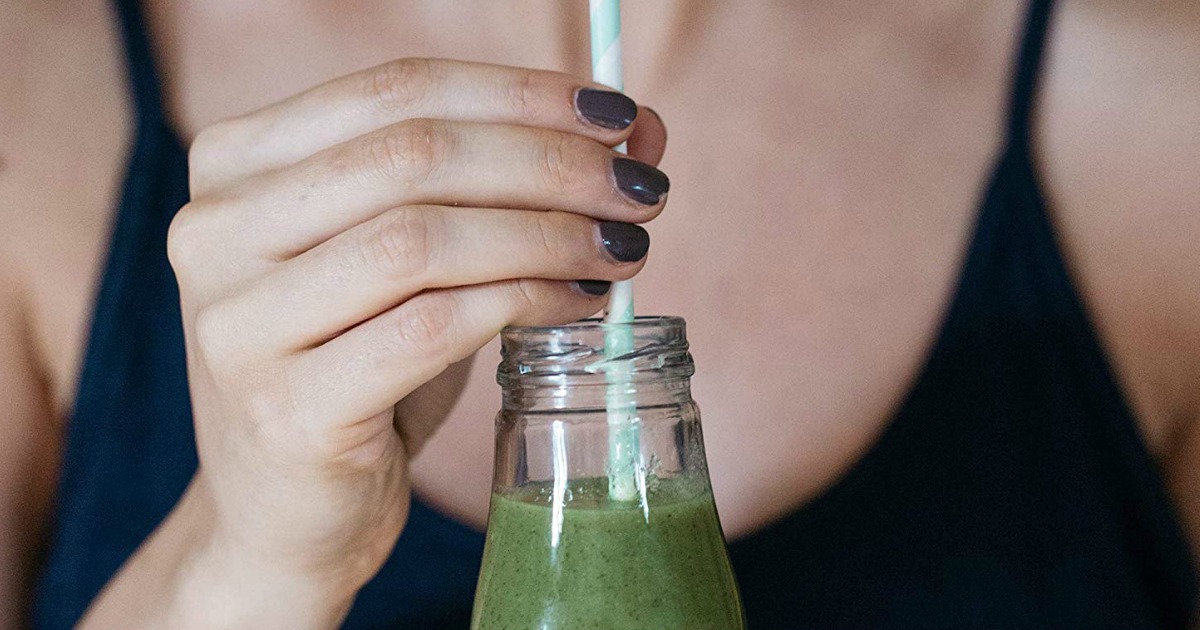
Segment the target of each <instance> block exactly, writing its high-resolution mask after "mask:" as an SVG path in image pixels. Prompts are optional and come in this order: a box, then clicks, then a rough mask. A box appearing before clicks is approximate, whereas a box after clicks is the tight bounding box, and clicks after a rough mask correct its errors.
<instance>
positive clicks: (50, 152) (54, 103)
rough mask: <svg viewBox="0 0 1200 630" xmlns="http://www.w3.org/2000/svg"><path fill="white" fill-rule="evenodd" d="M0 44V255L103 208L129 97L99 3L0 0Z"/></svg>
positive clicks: (120, 151) (116, 44) (120, 150)
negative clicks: (0, 83) (0, 81)
mask: <svg viewBox="0 0 1200 630" xmlns="http://www.w3.org/2000/svg"><path fill="white" fill-rule="evenodd" d="M0 50H4V54H3V55H0V78H2V85H3V89H0V221H3V225H4V229H3V230H0V253H4V254H7V255H9V256H17V257H18V258H20V257H21V254H22V251H21V250H23V249H27V248H28V247H29V246H33V245H39V246H40V245H41V243H40V242H39V239H38V238H36V237H37V236H38V235H39V234H43V235H51V234H55V233H56V232H57V230H55V229H54V228H56V227H58V225H59V224H61V223H63V222H64V221H65V222H73V221H75V220H78V219H80V218H83V217H81V215H84V216H86V218H89V219H90V218H95V215H94V214H93V213H95V212H98V211H102V210H103V206H104V201H103V200H101V197H103V196H104V195H105V194H106V193H108V192H110V190H109V189H111V186H112V180H113V178H114V176H115V175H116V172H117V171H118V170H119V169H120V163H121V162H122V157H123V155H124V152H125V145H126V144H127V142H126V138H127V136H128V132H129V115H128V99H127V96H126V93H125V90H124V89H123V84H124V68H123V67H122V63H121V54H120V40H119V35H118V33H117V30H116V28H115V23H114V20H113V16H112V14H111V11H110V8H109V6H108V3H106V2H104V1H103V0H69V1H67V0H28V1H23V2H22V1H16V2H2V3H0ZM48 229H49V231H46V230H48ZM14 250H16V251H14Z"/></svg>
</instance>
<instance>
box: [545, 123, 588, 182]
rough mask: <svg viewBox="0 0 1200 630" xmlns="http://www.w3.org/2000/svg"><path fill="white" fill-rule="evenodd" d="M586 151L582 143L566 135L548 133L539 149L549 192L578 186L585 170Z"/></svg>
mask: <svg viewBox="0 0 1200 630" xmlns="http://www.w3.org/2000/svg"><path fill="white" fill-rule="evenodd" d="M584 155H585V150H584V148H583V147H582V146H581V143H580V142H577V141H576V140H575V139H574V138H573V137H572V136H571V135H569V134H565V133H555V132H547V133H545V134H543V135H542V140H541V146H540V147H539V158H540V168H539V171H540V172H541V175H542V182H543V185H544V186H545V187H546V188H547V189H549V190H565V189H570V188H573V187H575V186H577V185H578V184H579V183H580V180H581V179H582V174H583V170H584V167H585V165H584Z"/></svg>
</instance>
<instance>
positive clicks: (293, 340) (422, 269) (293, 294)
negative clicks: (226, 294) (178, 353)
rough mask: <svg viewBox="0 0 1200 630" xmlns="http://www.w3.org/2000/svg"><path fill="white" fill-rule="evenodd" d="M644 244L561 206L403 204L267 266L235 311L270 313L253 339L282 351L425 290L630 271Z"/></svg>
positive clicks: (634, 229) (248, 315)
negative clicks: (557, 208)
mask: <svg viewBox="0 0 1200 630" xmlns="http://www.w3.org/2000/svg"><path fill="white" fill-rule="evenodd" d="M649 245H650V237H649V235H648V234H647V233H646V231H645V230H643V229H642V228H640V227H638V226H636V225H632V224H628V223H601V222H597V221H595V220H592V219H589V218H586V217H583V216H580V215H577V214H570V213H566V212H535V211H514V210H496V209H480V208H471V209H461V208H445V207H422V206H415V207H405V208H399V209H396V210H391V211H389V212H386V213H384V214H383V215H381V216H379V217H377V218H375V219H373V220H371V221H369V222H367V223H364V224H362V225H359V226H357V227H355V228H353V229H351V230H349V231H347V232H344V233H342V234H340V235H338V236H336V237H335V238H333V239H331V240H329V241H326V242H325V243H323V244H321V245H320V246H318V247H316V248H314V249H312V250H310V251H308V252H306V253H304V254H303V255H301V256H298V257H296V258H294V259H292V260H289V261H287V262H286V263H283V264H281V265H278V266H276V267H275V268H274V270H273V271H271V272H270V273H268V274H267V275H265V276H263V277H262V278H261V279H260V280H257V281H256V284H255V285H254V287H252V288H250V290H246V291H244V292H242V293H241V295H242V296H245V297H242V298H240V299H241V300H245V307H244V308H243V309H241V312H242V313H245V315H244V317H243V319H244V320H245V321H253V322H264V321H271V322H272V323H271V325H269V326H262V327H261V332H260V333H259V334H260V335H261V336H260V339H262V342H263V343H264V344H267V346H268V347H272V348H277V349H278V350H279V351H281V352H285V353H291V352H294V351H296V350H300V349H303V348H309V347H312V346H313V345H315V344H317V343H321V342H324V341H326V340H328V339H329V338H331V337H333V336H334V335H336V334H337V333H339V332H341V331H344V330H346V329H348V328H350V327H352V326H354V325H356V324H358V323H359V322H362V321H364V320H367V319H369V318H371V317H374V316H375V315H378V314H379V313H381V312H383V311H385V310H387V309H389V308H391V307H393V306H395V305H397V304H399V303H401V302H404V301H405V300H407V299H409V298H411V297H412V296H414V295H416V294H418V293H421V292H423V291H427V290H430V289H439V288H447V287H461V286H467V285H472V284H486V283H491V282H497V281H501V280H509V279H516V278H541V279H549V280H577V279H580V278H586V279H591V280H604V281H613V280H625V279H628V278H632V277H633V276H634V275H635V274H636V273H637V272H638V271H640V270H641V268H642V265H643V264H644V261H645V256H646V252H647V250H648V248H649ZM588 286H591V285H588ZM279 313H286V314H287V317H286V318H279V317H278V316H277V315H278V314H279Z"/></svg>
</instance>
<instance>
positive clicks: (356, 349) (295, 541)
mask: <svg viewBox="0 0 1200 630" xmlns="http://www.w3.org/2000/svg"><path fill="white" fill-rule="evenodd" d="M595 87H598V86H589V85H585V84H583V83H581V82H580V81H579V80H578V79H575V78H573V77H570V76H568V75H564V74H557V73H551V72H540V71H531V70H522V69H514V68H506V67H497V66H488V65H481V64H468V63H459V62H450V61H430V60H402V61H397V62H393V63H389V64H386V65H384V66H380V67H378V68H373V69H371V70H367V71H364V72H361V73H358V74H354V75H351V76H348V77H345V78H341V79H338V80H335V81H333V82H330V83H328V84H326V85H323V86H320V87H318V88H315V89H313V90H311V91H309V92H306V93H303V94H301V95H299V96H296V97H294V98H292V99H290V100H287V101H285V102H283V103H280V104H278V105H275V106H272V107H269V108H267V109H264V110H262V111H259V112H256V113H253V114H250V115H247V116H244V117H242V118H238V119H234V120H230V121H227V122H223V123H219V124H217V125H215V126H213V127H210V128H208V129H206V130H204V131H203V132H202V133H201V134H200V135H199V137H198V138H197V139H196V141H195V143H194V145H193V147H192V150H191V154H190V168H191V187H192V202H191V203H189V204H188V205H187V206H186V207H185V208H184V209H183V210H182V211H181V212H180V213H179V215H178V217H177V218H176V219H175V221H174V223H173V224H172V226H171V233H170V238H169V243H168V248H169V254H170V259H171V263H172V265H173V266H174V268H175V273H176V275H177V277H178V279H179V285H180V292H181V301H182V309H183V322H184V328H185V331H186V337H187V354H188V371H189V379H190V386H191V394H192V403H193V410H194V416H195V424H196V439H197V446H198V449H199V455H200V469H199V471H198V472H197V474H196V477H195V479H194V480H193V482H192V485H191V487H190V488H189V490H188V492H187V495H186V496H185V498H184V499H183V501H181V503H180V505H179V506H177V508H176V510H175V512H174V513H173V514H172V516H171V517H170V518H169V519H168V521H167V522H166V524H164V526H162V527H161V528H160V531H159V532H157V533H156V534H155V537H154V539H152V540H151V541H150V542H148V543H147V544H146V545H145V546H143V548H142V549H141V550H140V551H139V554H138V556H137V557H135V559H134V560H132V561H131V562H130V563H128V564H127V565H126V567H125V568H123V569H122V573H121V575H120V576H119V577H118V578H117V579H116V580H114V582H113V583H111V584H110V585H109V588H108V590H107V591H106V593H105V595H104V596H103V597H102V598H101V600H100V601H99V602H98V604H97V605H96V606H95V607H94V609H93V611H92V612H91V614H90V616H89V621H91V622H95V623H96V625H97V626H98V627H99V626H102V625H103V622H102V621H99V620H100V619H103V618H105V614H106V610H107V611H109V612H113V611H117V610H119V609H121V608H122V607H121V606H120V605H119V604H114V603H113V602H120V601H122V600H128V599H133V598H138V597H142V598H145V595H146V591H145V589H146V588H151V589H154V588H157V589H159V590H164V589H165V590H168V591H169V592H166V593H163V594H162V596H161V597H160V598H159V599H160V600H161V601H170V606H165V607H164V609H162V610H159V611H157V612H155V613H152V614H151V613H148V614H146V615H144V616H143V617H140V618H141V619H144V620H145V623H143V624H141V625H140V626H139V627H145V626H146V625H153V624H154V622H156V621H161V622H164V623H169V622H171V621H178V622H184V621H186V622H190V623H196V624H198V625H202V626H204V627H218V626H220V627H241V625H243V624H244V625H252V626H254V627H256V628H267V627H289V628H300V627H329V626H335V625H336V624H337V623H338V622H339V621H340V618H341V616H343V615H344V614H345V612H346V610H347V609H348V607H349V605H350V603H351V602H352V601H353V597H354V594H355V593H356V592H357V590H358V588H359V587H361V586H362V585H363V584H364V583H365V582H366V581H367V580H368V579H370V577H371V576H372V575H374V574H375V572H376V571H378V569H379V567H380V565H381V563H382V562H383V561H384V559H385V558H386V557H387V555H388V553H389V552H390V550H391V549H392V546H393V544H394V542H395V540H396V538H397V536H398V535H399V534H400V531H401V529H402V528H403V527H404V523H405V520H406V518H407V516H408V510H409V496H410V490H409V477H408V471H407V468H408V461H409V458H410V457H411V456H412V455H413V454H414V453H415V452H416V450H417V449H419V448H420V446H421V444H422V443H423V442H424V441H425V439H426V438H427V437H428V436H429V434H430V433H431V432H432V431H433V430H434V428H435V427H436V426H437V424H438V423H439V422H440V421H441V417H442V415H444V413H445V410H446V409H448V408H449V406H450V403H451V402H452V399H453V397H454V396H455V395H457V392H458V389H459V387H458V383H457V382H454V381H453V379H451V381H450V382H446V381H445V379H443V380H440V381H438V382H434V383H430V381H431V380H432V379H435V378H436V377H438V375H440V374H442V373H443V372H445V371H446V370H447V368H448V367H449V366H452V365H454V364H455V363H456V362H459V361H462V360H464V359H466V358H467V357H469V356H470V355H471V354H472V353H473V352H474V351H475V350H477V349H478V348H479V347H480V346H482V345H483V344H485V343H486V342H487V341H488V340H489V339H490V338H492V337H493V336H494V335H496V334H497V332H498V331H499V330H500V329H501V328H502V327H504V326H506V325H509V324H526V325H550V324H560V323H566V322H569V321H572V320H575V319H578V318H580V317H584V316H587V315H589V314H591V313H594V312H596V311H597V310H599V308H601V306H602V305H603V296H602V295H599V296H598V295H594V293H602V292H603V291H604V290H605V285H604V282H585V283H583V284H582V285H581V284H580V283H578V282H576V281H577V280H594V281H613V280H622V279H626V278H630V277H632V276H633V275H634V274H636V273H637V272H638V271H639V270H640V269H641V267H642V265H643V262H644V259H645V255H646V251H647V247H648V245H649V241H648V237H647V235H646V232H645V231H644V230H643V229H641V228H640V227H637V226H636V225H634V224H635V223H640V222H644V221H648V220H650V219H652V218H654V217H655V216H656V215H657V214H658V213H659V212H661V211H662V208H663V204H664V202H665V200H666V192H667V179H666V177H665V176H664V175H663V174H662V173H660V172H659V171H657V170H656V169H654V168H652V167H651V166H649V165H647V164H644V163H642V162H634V161H631V160H627V159H625V158H623V157H620V156H618V154H616V153H615V152H614V151H613V150H612V149H611V147H613V146H615V145H617V144H619V143H621V142H623V141H626V140H631V147H632V148H633V150H634V155H635V157H640V158H642V159H643V160H645V161H647V162H657V160H658V158H659V156H660V155H661V153H662V149H663V145H664V142H665V134H664V132H663V129H662V125H661V123H660V122H659V121H658V120H657V118H656V117H655V116H654V115H647V114H646V112H645V110H643V112H642V115H641V116H637V108H636V107H635V106H634V105H633V103H632V101H629V100H628V99H626V98H625V97H623V96H621V95H618V94H614V93H611V92H597V91H592V88H595ZM581 88H586V89H584V90H583V91H580V90H581ZM635 117H636V118H637V123H636V124H634V119H635ZM631 136H632V138H631ZM462 372H463V370H457V371H455V377H456V378H457V377H461V373H462ZM427 383H429V386H428V387H425V388H423V389H422V386H423V385H425V384H427ZM398 403H399V404H398ZM179 549H182V550H185V551H182V552H181V551H174V550H179ZM171 554H176V556H172V555H171ZM171 557H176V560H169V559H168V558H171ZM156 566H158V567H160V568H161V567H168V569H167V571H168V572H169V573H170V574H171V577H170V579H163V580H156V579H150V577H149V576H153V575H156V573H155V571H157V569H154V568H153V567H156ZM171 566H174V567H175V568H174V569H171V568H169V567H171ZM146 571H149V573H146ZM131 576H132V577H131ZM123 583H124V584H123ZM136 584H140V585H141V588H137V587H134V586H132V585H136ZM114 606H115V607H114ZM167 608H173V610H167ZM113 614H114V616H113V617H111V618H112V619H120V620H121V625H124V626H128V625H129V623H130V622H131V620H132V619H137V618H138V617H129V616H122V614H121V613H119V612H114V613H113ZM198 615H207V617H205V619H204V620H203V621H201V620H200V619H199V618H198V617H197V616H198Z"/></svg>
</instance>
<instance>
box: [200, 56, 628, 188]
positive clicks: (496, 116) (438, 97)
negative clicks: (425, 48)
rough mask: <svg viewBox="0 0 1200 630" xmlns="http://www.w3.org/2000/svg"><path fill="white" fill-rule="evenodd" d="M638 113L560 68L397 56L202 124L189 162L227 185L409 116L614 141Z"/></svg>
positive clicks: (210, 181)
mask: <svg viewBox="0 0 1200 630" xmlns="http://www.w3.org/2000/svg"><path fill="white" fill-rule="evenodd" d="M637 111H638V110H637V106H636V104H634V102H633V101H632V100H631V99H629V98H628V97H626V96H625V95H623V94H621V93H619V92H613V91H612V90H609V89H608V88H606V87H604V86H602V85H599V84H594V83H590V82H587V81H583V80H581V79H579V78H577V77H574V76H571V75H568V74H564V73H561V72H550V71H545V70H530V69H527V68H514V67H510V66H499V65H492V64H483V63H470V62H464V61H452V60H446V59H400V60H397V61H392V62H388V63H385V64H382V65H379V66H376V67H374V68H369V69H367V70H362V71H360V72H356V73H354V74H350V75H346V76H344V77H341V78H338V79H334V80H332V81H329V82H328V83H325V84H322V85H319V86H317V87H315V88H312V89H310V90H308V91H306V92H302V93H300V94H298V95H296V96H293V97H291V98H289V99H286V100H284V101H281V102H279V103H277V104H275V105H271V106H268V107H266V108H264V109H260V110H258V111H255V112H252V113H250V114H247V115H245V116H241V117H238V118H233V119H230V120H227V121H224V122H221V123H217V124H216V125H213V126H212V127H209V128H207V129H205V130H204V131H203V132H201V134H200V136H198V137H197V138H196V141H195V143H194V144H193V149H192V155H191V159H192V168H193V170H194V171H201V172H203V180H204V181H203V183H204V184H205V185H206V186H207V185H216V184H223V183H228V182H229V181H230V180H231V179H235V178H240V177H244V176H246V175H248V174H251V173H256V172H261V171H265V170H270V169H273V168H278V167H282V166H286V165H289V164H293V163H295V162H298V161H299V160H301V159H303V158H305V157H308V156H310V155H312V154H314V153H316V152H318V151H320V150H322V149H325V148H328V147H331V146H333V145H335V144H339V143H341V142H345V141H347V140H350V139H352V138H355V137H358V136H360V135H363V134H366V133H368V132H371V131H374V130H376V129H379V128H381V127H384V126H387V125H390V124H393V123H396V122H399V121H402V120H407V119H411V118H435V119H443V120H457V121H469V122H490V123H505V124H518V125H525V126H531V127H545V128H547V129H554V130H557V131H564V132H568V133H574V134H579V135H583V136H587V137H589V138H592V139H594V140H596V141H598V142H601V143H604V144H607V145H609V146H616V145H618V144H620V143H622V142H624V141H625V140H626V139H627V138H628V136H629V134H630V132H631V130H630V127H631V125H632V124H633V121H634V119H635V118H636V117H637Z"/></svg>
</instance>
